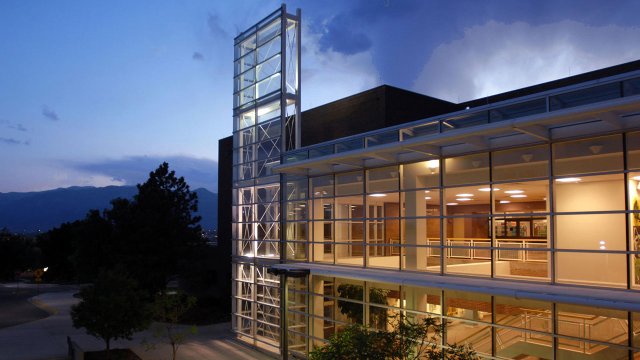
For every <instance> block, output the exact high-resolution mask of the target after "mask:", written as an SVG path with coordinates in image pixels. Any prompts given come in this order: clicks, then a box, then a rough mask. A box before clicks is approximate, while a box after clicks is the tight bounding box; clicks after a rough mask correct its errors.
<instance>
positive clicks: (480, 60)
mask: <svg viewBox="0 0 640 360" xmlns="http://www.w3.org/2000/svg"><path fill="white" fill-rule="evenodd" d="M639 57H640V28H639V27H626V28H625V27H620V26H616V25H609V26H588V25H585V24H583V23H580V22H576V21H570V20H565V21H560V22H556V23H550V24H543V25H537V26H533V25H529V24H527V23H523V22H515V23H511V24H505V23H500V22H495V21H489V22H487V23H485V24H484V25H481V26H474V27H472V28H469V29H467V30H465V32H464V35H463V37H462V38H461V39H458V40H455V41H453V42H450V43H447V44H443V45H440V46H439V47H437V48H436V49H435V50H434V51H433V53H432V54H431V57H430V58H429V59H428V60H427V61H426V63H425V65H424V67H423V69H422V71H421V73H420V74H419V76H418V77H417V79H416V80H415V82H414V86H413V89H414V90H416V91H419V92H423V93H425V94H427V95H430V96H435V97H438V98H442V99H445V100H449V101H454V102H461V101H466V100H470V99H475V98H479V97H483V96H487V95H492V94H496V93H500V92H504V91H508V90H513V89H517V88H521V87H525V86H529V85H534V84H538V83H542V82H546V81H551V80H555V79H558V78H563V77H567V76H571V75H576V74H580V73H583V72H587V71H591V70H595V69H599V68H603V67H607V66H612V65H616V64H620V63H624V62H627V61H632V60H635V59H638V58H639Z"/></svg>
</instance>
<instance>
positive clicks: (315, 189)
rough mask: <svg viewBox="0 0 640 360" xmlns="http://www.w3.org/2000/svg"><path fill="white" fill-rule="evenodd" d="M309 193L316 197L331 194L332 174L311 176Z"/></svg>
mask: <svg viewBox="0 0 640 360" xmlns="http://www.w3.org/2000/svg"><path fill="white" fill-rule="evenodd" d="M311 193H312V194H313V197H316V198H319V197H331V196H333V176H332V175H326V176H318V177H314V178H311Z"/></svg>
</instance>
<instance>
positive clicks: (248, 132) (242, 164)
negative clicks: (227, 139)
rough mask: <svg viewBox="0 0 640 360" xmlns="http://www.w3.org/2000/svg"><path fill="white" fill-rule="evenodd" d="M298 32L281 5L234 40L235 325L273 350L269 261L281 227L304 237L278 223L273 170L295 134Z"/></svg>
mask: <svg viewBox="0 0 640 360" xmlns="http://www.w3.org/2000/svg"><path fill="white" fill-rule="evenodd" d="M298 36H299V17H296V16H293V15H289V14H287V12H286V7H285V6H284V5H283V6H282V7H281V8H280V9H279V10H277V11H275V12H274V13H272V14H271V15H269V16H268V17H267V18H265V19H264V20H262V21H261V22H259V23H258V24H256V25H255V26H253V27H251V28H250V29H249V30H247V31H245V32H244V33H242V34H241V35H239V36H238V37H237V38H236V43H235V61H234V95H233V99H234V110H233V114H234V119H233V129H234V131H233V146H234V151H233V192H234V194H233V208H232V211H233V215H232V221H233V224H232V228H233V239H232V241H233V255H234V256H233V263H234V264H233V271H234V278H233V291H234V298H235V301H234V302H233V329H234V331H235V332H236V333H237V334H238V337H239V338H240V339H241V340H244V341H247V342H250V343H252V344H254V345H256V346H261V347H264V348H265V349H267V350H269V351H275V352H277V351H278V349H279V346H280V336H281V334H280V331H281V330H280V311H281V310H280V296H281V294H280V281H279V278H278V277H274V276H272V275H270V274H268V273H267V268H268V267H269V266H270V265H272V264H274V263H277V262H279V261H280V259H281V257H282V256H283V253H284V251H283V250H282V249H281V247H282V237H283V232H286V233H287V234H289V233H291V234H292V236H291V237H290V238H291V239H292V240H295V237H297V238H298V239H304V238H305V236H306V229H305V228H304V227H302V228H297V227H295V225H294V224H289V226H290V227H291V229H290V228H287V229H282V228H281V227H282V214H281V213H282V211H283V210H282V208H281V206H282V196H283V194H282V191H281V183H280V181H281V180H280V175H278V174H274V173H273V167H274V166H275V165H278V164H280V158H281V153H283V152H284V151H287V150H291V149H294V148H295V147H296V146H297V144H296V141H299V140H297V137H296V123H297V120H298V118H299V96H300V94H299V91H298V89H299V86H298V84H299V79H298V76H299V71H298V70H299V57H298V53H299V42H298V40H299V39H298ZM284 211H287V214H288V213H296V214H298V215H297V217H296V216H293V217H289V216H287V219H288V220H294V221H295V220H297V219H298V218H302V217H303V209H302V208H301V207H300V206H298V205H292V207H290V208H287V209H285V210H284ZM291 248H293V249H294V250H292V251H293V252H294V253H295V252H296V251H297V252H298V254H301V253H304V251H301V250H299V249H298V248H297V247H296V246H291ZM303 248H304V246H303ZM286 251H287V252H288V250H286Z"/></svg>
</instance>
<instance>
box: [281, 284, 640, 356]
mask: <svg viewBox="0 0 640 360" xmlns="http://www.w3.org/2000/svg"><path fill="white" fill-rule="evenodd" d="M400 315H402V316H406V317H407V318H408V319H409V320H410V321H416V320H420V319H422V318H427V317H431V318H435V319H436V320H437V322H438V323H440V324H444V335H443V336H442V338H440V339H438V341H439V344H438V345H442V344H469V345H471V347H472V348H473V349H474V350H475V351H476V352H477V353H478V354H479V355H480V356H481V357H483V358H485V357H487V358H488V357H491V356H493V357H495V358H499V359H525V358H526V359H554V358H555V359H568V358H571V359H574V358H575V359H578V358H580V359H627V358H635V357H634V356H637V355H634V354H637V353H638V351H640V348H638V344H639V343H638V340H637V335H633V336H630V333H629V329H638V328H640V323H639V319H640V316H638V314H637V313H629V312H627V311H620V310H614V309H606V308H602V307H588V306H582V305H572V304H565V303H551V302H545V301H538V300H529V299H522V298H518V299H515V298H511V297H505V296H491V295H487V294H480V293H473V292H466V291H454V290H442V289H437V288H424V287H417V286H400V285H397V284H390V283H378V282H363V281H355V280H350V279H344V278H334V277H327V276H319V275H312V276H310V277H308V278H304V279H290V284H289V303H288V317H289V319H290V321H289V339H290V340H289V343H290V351H291V352H292V353H297V354H299V355H305V351H307V350H312V349H314V348H315V347H319V346H324V345H325V344H326V340H327V339H329V338H330V337H331V336H332V335H333V334H335V333H336V332H338V331H341V329H343V328H344V327H345V326H347V325H348V324H361V325H363V326H367V327H369V328H371V329H377V330H384V329H391V327H392V326H393V325H392V324H393V323H394V321H397V319H398V318H399V316H400ZM630 325H631V326H630ZM302 329H304V330H306V332H304V331H302ZM633 334H637V331H636V332H634V333H633ZM291 345H293V348H292V347H291Z"/></svg>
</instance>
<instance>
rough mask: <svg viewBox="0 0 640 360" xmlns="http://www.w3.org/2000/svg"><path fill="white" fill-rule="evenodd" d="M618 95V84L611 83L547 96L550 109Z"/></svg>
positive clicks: (588, 102)
mask: <svg viewBox="0 0 640 360" xmlns="http://www.w3.org/2000/svg"><path fill="white" fill-rule="evenodd" d="M619 97H620V84H619V83H611V84H605V85H600V86H594V87H592V88H588V89H583V90H578V91H573V92H570V93H565V94H560V95H555V96H550V97H549V106H550V107H551V111H554V110H559V109H566V108H571V107H574V106H579V105H586V104H592V103H595V102H598V101H604V100H609V99H615V98H619Z"/></svg>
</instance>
